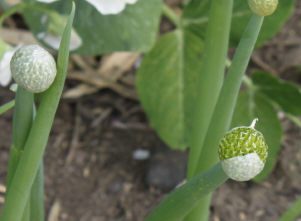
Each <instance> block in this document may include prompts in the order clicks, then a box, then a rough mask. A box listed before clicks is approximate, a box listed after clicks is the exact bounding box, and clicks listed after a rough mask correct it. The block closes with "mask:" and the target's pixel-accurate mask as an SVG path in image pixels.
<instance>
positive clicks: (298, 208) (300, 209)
mask: <svg viewBox="0 0 301 221" xmlns="http://www.w3.org/2000/svg"><path fill="white" fill-rule="evenodd" d="M300 214H301V197H299V198H298V199H297V201H296V202H294V204H293V205H291V207H290V208H289V209H288V210H287V211H285V213H283V215H282V216H281V217H280V219H279V220H278V221H295V220H296V219H297V218H298V217H299V216H300Z"/></svg>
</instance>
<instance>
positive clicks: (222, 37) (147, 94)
mask: <svg viewBox="0 0 301 221" xmlns="http://www.w3.org/2000/svg"><path fill="white" fill-rule="evenodd" d="M237 2H238V1H236V0H211V1H201V3H200V1H197V0H191V1H185V4H184V5H185V6H184V9H183V15H182V16H179V15H178V14H176V13H175V12H174V11H173V10H172V9H171V8H169V7H168V6H167V5H164V4H162V2H161V1H159V0H147V1H146V0H144V1H143V0H140V1H138V2H137V3H136V5H134V3H132V5H131V6H127V7H128V8H127V9H126V12H125V13H121V14H120V15H116V17H114V16H115V15H109V16H106V15H99V13H98V14H97V13H95V10H96V9H94V11H93V13H91V17H92V18H93V22H95V24H94V23H93V22H92V23H91V22H86V23H85V22H84V27H83V26H81V25H82V23H81V21H82V20H81V19H83V20H84V21H85V19H89V18H80V19H77V20H76V22H75V23H74V26H75V28H78V30H86V31H87V32H88V33H87V36H88V35H89V36H88V39H89V41H86V40H85V39H86V38H85V33H84V32H85V31H83V33H80V34H81V36H82V37H83V39H80V40H81V43H82V41H83V44H84V45H83V46H82V47H80V48H79V49H78V52H82V53H86V52H89V53H92V54H93V53H94V54H102V53H106V52H112V51H116V50H133V51H142V52H146V51H148V53H147V54H146V55H145V57H144V59H143V62H142V64H141V67H140V68H139V70H138V74H137V91H138V94H139V98H140V101H141V103H142V106H143V107H144V109H145V111H146V113H147V115H148V116H149V118H150V123H151V124H152V126H153V127H154V128H155V129H156V130H157V132H158V134H159V135H160V137H161V138H162V139H163V140H164V141H165V142H166V143H167V144H169V145H170V146H172V147H175V148H180V149H185V148H186V147H188V148H189V161H188V165H187V177H186V182H185V183H184V184H183V185H182V186H180V187H178V188H176V189H175V190H174V191H173V192H172V193H171V194H169V195H168V196H167V197H166V198H165V199H164V200H163V201H162V202H161V203H160V204H159V205H158V207H157V208H156V209H154V210H153V211H152V212H151V213H150V214H149V215H148V216H147V218H146V220H147V221H178V220H179V221H180V220H181V221H182V220H185V221H206V220H208V219H209V215H210V214H209V206H210V203H211V197H212V191H214V190H215V189H216V188H218V187H219V186H220V185H221V184H222V183H224V182H225V181H226V180H227V179H229V178H231V179H234V180H237V181H247V180H250V179H254V180H255V181H261V180H262V179H264V178H265V177H266V176H267V175H268V174H269V173H270V171H271V169H272V168H273V165H274V163H275V158H276V156H277V151H278V149H279V147H278V146H280V145H278V146H277V143H276V145H274V144H275V143H273V142H270V137H271V136H270V135H269V134H266V131H267V130H265V128H264V127H262V126H261V125H262V124H261V122H264V121H265V119H264V118H263V117H261V116H257V115H255V114H250V115H249V116H247V117H248V119H247V120H245V121H243V122H244V123H239V124H238V125H233V122H235V119H236V118H235V111H236V106H237V105H238V104H237V103H239V102H238V101H240V100H241V99H240V94H239V92H240V88H241V85H242V83H245V85H246V86H247V87H248V90H249V91H248V94H246V95H244V96H248V99H251V100H252V99H253V100H255V101H256V102H258V99H259V100H260V99H262V100H264V101H266V100H267V98H269V99H270V100H269V102H267V103H268V104H265V105H266V106H265V107H266V109H269V110H274V109H273V107H274V106H276V105H274V104H277V105H278V106H277V107H282V108H283V109H284V111H285V112H287V116H290V118H291V119H295V121H297V120H296V117H295V115H297V114H300V115H301V109H300V111H299V112H298V111H295V110H296V109H297V108H295V109H294V111H295V112H294V111H291V110H290V109H285V107H286V106H285V105H283V103H282V102H285V101H284V100H283V99H277V98H275V97H273V96H271V93H270V91H269V90H268V89H267V88H265V84H264V83H263V82H264V81H261V80H262V79H265V82H273V85H274V86H275V87H278V86H279V85H281V87H286V89H287V88H288V87H289V88H290V89H289V90H291V91H293V92H294V93H297V92H296V90H297V89H296V88H293V87H292V86H291V85H288V84H285V83H283V82H281V81H280V80H278V79H274V78H273V77H271V76H268V75H267V74H265V73H255V74H254V76H252V78H249V77H247V76H246V75H245V73H246V70H247V66H248V63H249V60H250V57H251V54H252V52H253V50H254V48H255V47H256V46H257V44H258V42H260V43H262V41H263V40H265V39H262V38H263V37H261V36H260V31H261V28H262V26H263V25H265V23H264V20H265V17H266V16H273V15H272V14H273V13H274V11H275V10H276V9H277V5H278V0H248V1H246V2H247V3H243V4H248V6H249V7H248V8H247V9H245V10H244V11H243V13H242V11H240V13H237V11H235V10H237V8H238V6H237V5H238V3H237ZM288 2H289V3H288V4H287V5H289V6H293V3H294V1H293V0H289V1H288ZM69 3H70V2H69ZM64 4H68V1H65V2H56V1H55V2H54V3H53V5H52V7H47V3H36V2H35V3H33V2H31V1H29V0H24V1H22V2H21V3H20V4H17V5H15V6H13V7H8V6H7V5H6V4H5V5H4V6H5V9H6V11H5V12H4V13H3V14H2V15H1V17H0V26H2V24H3V22H4V20H5V19H6V18H7V17H9V16H11V15H12V14H14V13H16V12H19V11H24V10H31V11H35V12H38V13H34V14H33V15H32V18H36V17H35V16H41V15H40V14H41V13H42V14H46V15H48V16H49V17H50V18H52V20H53V21H54V23H52V24H50V27H51V31H53V32H55V34H56V36H57V35H58V34H59V33H60V32H61V31H62V30H64V31H63V33H62V38H61V39H62V40H61V43H60V47H59V51H58V59H57V63H56V62H55V60H54V59H53V57H52V55H51V54H49V53H48V52H47V51H46V50H45V49H43V48H42V47H40V46H38V45H27V46H24V47H21V48H19V49H18V50H16V52H15V54H14V56H13V57H12V59H11V64H10V68H11V72H12V75H13V78H14V80H15V82H16V83H17V84H18V87H17V91H16V97H15V99H14V100H13V101H11V102H9V103H7V104H4V105H2V106H0V114H2V113H4V112H6V111H7V110H9V109H10V108H13V107H14V115H13V136H12V145H11V149H10V159H9V166H8V175H7V183H6V185H7V192H6V197H5V204H4V208H3V210H2V212H1V214H0V221H43V220H45V212H44V189H43V185H44V184H43V153H44V151H45V147H46V144H47V140H48V137H49V133H50V131H51V127H52V123H53V119H54V117H55V113H56V110H57V107H58V104H59V99H60V97H61V94H62V90H63V87H64V82H65V79H66V73H67V66H68V57H69V45H70V38H71V33H72V25H73V20H74V16H75V4H72V10H71V13H70V15H69V17H68V21H67V23H64V22H63V20H62V18H61V17H58V16H59V14H58V12H57V11H60V10H61V8H62V10H63V9H65V8H68V7H67V6H66V7H61V6H65V5H64ZM80 4H81V6H82V8H79V9H78V16H80V15H82V14H81V13H82V12H84V11H85V10H86V8H85V7H87V10H88V11H89V12H90V11H91V10H92V9H91V5H88V4H86V3H85V2H84V1H81V2H80ZM85 4H86V5H85ZM243 4H239V5H243ZM280 4H281V7H283V3H280ZM124 5H125V4H124ZM289 6H287V8H289ZM55 7H59V8H58V10H57V11H55V10H53V9H54V8H55ZM69 8H70V7H69ZM136 10H137V11H136ZM143 10H145V12H146V14H145V16H149V14H151V13H149V11H151V10H153V14H154V17H152V16H149V17H148V19H149V20H150V21H149V22H148V23H147V24H146V23H145V26H143V25H142V26H139V25H140V20H141V21H143V20H144V19H138V18H139V15H140V16H141V13H140V12H141V11H143ZM160 10H162V13H163V14H164V15H165V16H166V17H167V18H168V19H169V20H170V21H171V22H172V23H173V24H174V26H175V30H173V31H171V32H169V33H167V34H165V35H164V36H162V37H160V38H159V39H158V40H157V42H156V43H155V44H154V45H153V43H154V41H153V39H152V36H153V38H154V37H155V36H156V33H155V32H151V34H150V35H147V36H144V37H145V39H147V41H145V42H142V41H140V40H141V39H140V37H141V36H142V37H143V33H144V32H145V31H142V32H143V33H140V34H141V35H140V36H135V39H134V38H133V35H132V34H133V33H136V32H137V30H138V29H139V28H137V27H138V26H139V27H140V28H141V30H144V28H146V30H148V29H149V30H151V31H153V30H155V29H156V25H157V24H158V23H159V16H160ZM287 11H289V9H287ZM39 13H40V14H39ZM244 13H245V14H246V13H247V14H249V16H248V17H244V19H245V18H247V20H248V22H246V25H241V24H240V23H237V20H235V18H236V17H238V16H244ZM200 14H201V15H202V16H200ZM284 14H285V13H282V14H281V16H280V17H281V19H280V20H281V22H283V20H285V16H284ZM127 15H131V16H129V17H130V20H129V21H130V22H129V21H128V20H127V19H128V18H127V17H126V16H127ZM142 15H143V16H144V14H143V13H142ZM155 15H156V16H155ZM25 17H26V18H27V20H28V21H29V23H30V22H31V21H33V20H35V19H32V18H30V17H28V14H27V15H26V13H25ZM88 17H89V16H88ZM136 17H137V23H135V25H133V26H134V27H131V26H130V24H132V23H133V22H132V21H133V19H135V18H136ZM63 18H65V17H64V16H63ZM94 18H99V20H97V19H94ZM110 19H111V20H110ZM138 20H139V21H138ZM276 20H277V19H276ZM277 21H278V20H277ZM97 22H99V23H97ZM123 22H124V23H123ZM156 22H157V23H156ZM268 22H271V21H268ZM90 23H91V24H93V25H95V27H99V30H103V28H104V27H105V28H107V26H106V24H110V27H111V26H112V27H113V26H114V25H115V26H116V27H115V29H116V30H118V31H119V30H121V31H122V33H121V34H120V33H119V32H118V34H116V36H115V37H114V38H111V37H108V36H107V33H106V32H101V34H99V35H97V39H99V44H98V42H96V41H93V44H94V45H92V46H91V45H89V43H91V41H90V35H91V38H92V37H93V36H94V34H95V33H96V34H97V33H98V32H97V30H96V28H94V26H93V29H94V30H92V31H91V33H89V31H90V30H88V29H86V28H87V27H88V24H90ZM62 24H63V25H62ZM65 24H66V26H64V25H65ZM120 24H122V25H125V26H126V28H124V30H123V26H122V27H120V26H119V25H120ZM148 25H149V26H148ZM234 25H237V26H238V28H240V29H244V31H243V32H242V33H239V31H236V30H235V27H233V26H234ZM29 26H30V27H34V28H33V32H35V34H36V35H37V34H38V33H37V30H35V28H36V27H38V26H39V25H37V24H29ZM63 26H64V27H63ZM136 26H137V27H136ZM242 26H243V27H242ZM275 26H277V25H275ZM147 28H148V29H147ZM277 28H279V25H278V26H277ZM46 29H47V28H46ZM115 29H114V28H112V33H113V32H114V30H115ZM128 30H130V31H128ZM139 30H140V29H139ZM276 30H278V29H276ZM273 31H274V32H275V28H274V29H273ZM233 32H234V33H235V36H236V43H238V44H237V45H235V46H237V47H236V50H235V54H234V57H233V59H232V60H231V61H230V60H229V59H228V58H227V54H228V49H229V47H230V46H233V36H232V34H233ZM110 33H111V32H110ZM237 33H239V37H237V35H238V34H237ZM264 36H269V37H270V36H271V33H268V34H266V35H264ZM133 39H134V41H132V40H133ZM137 39H140V40H137ZM110 41H112V44H111V43H110ZM103 42H108V44H103ZM136 44H137V45H136ZM151 46H153V47H152V48H151ZM149 49H151V50H149ZM94 50H95V51H94ZM76 52H77V51H76ZM269 89H270V88H269ZM39 93H42V95H43V96H39V97H41V100H40V102H39V104H38V105H37V103H36V102H35V99H34V98H35V94H39ZM298 93H299V94H298V96H301V93H300V91H299V92H298ZM245 100H246V99H244V100H243V101H245ZM256 102H253V103H252V105H253V104H254V103H256ZM271 103H272V104H271ZM252 105H250V109H252V110H253V109H254V107H253V106H252ZM292 109H293V108H292ZM271 116H274V115H273V114H272V115H271ZM247 117H245V118H247ZM257 118H258V119H257ZM276 118H277V117H276ZM252 120H253V121H252ZM258 120H259V123H258V124H257V125H256V122H257V121H258ZM248 125H250V126H248ZM275 125H276V126H275V128H276V129H277V128H278V121H276V123H275ZM279 127H280V126H279ZM231 128H232V129H231ZM230 129H231V130H230ZM261 129H262V131H261ZM279 130H281V129H279ZM276 132H277V131H276ZM276 132H275V133H274V134H273V137H276V136H275V134H276V135H278V134H277V133H276ZM279 133H280V135H279V136H281V132H279ZM266 135H267V136H266ZM265 137H266V138H265ZM270 144H271V145H270ZM268 146H269V147H268ZM262 171H263V172H262ZM261 172H262V173H261ZM261 174H264V175H261ZM262 177H263V178H262ZM299 208H300V199H299V200H297V201H296V203H295V204H293V205H292V207H291V208H290V209H289V210H288V211H287V212H286V213H284V214H283V216H282V217H281V218H280V220H281V221H287V220H293V219H295V218H296V217H297V216H298V214H300V212H301V211H300V209H299Z"/></svg>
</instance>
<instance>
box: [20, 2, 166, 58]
mask: <svg viewBox="0 0 301 221" xmlns="http://www.w3.org/2000/svg"><path fill="white" fill-rule="evenodd" d="M23 1H25V2H35V0H23ZM70 2H71V0H64V1H57V2H54V3H52V4H44V7H46V8H47V9H48V10H50V11H51V10H53V11H55V12H58V13H59V14H61V15H62V16H63V17H64V15H66V14H67V13H68V12H69V11H70V5H71V3H70ZM75 3H76V5H77V7H78V10H77V12H76V17H75V20H74V26H73V33H76V34H75V35H76V36H77V38H78V39H79V40H81V41H82V44H81V46H79V48H77V49H75V51H74V52H75V53H81V54H103V53H108V52H112V51H138V52H145V51H148V50H149V49H150V48H151V46H152V45H153V43H154V41H155V39H156V36H157V31H158V25H159V21H160V15H161V9H162V1H161V0H138V2H137V3H136V4H133V5H131V4H128V5H127V6H126V9H125V10H124V11H122V12H121V13H120V14H117V15H102V14H100V13H99V11H97V10H96V9H95V8H94V7H93V6H92V5H91V4H89V3H88V2H86V1H84V0H75ZM25 19H26V22H27V24H28V25H29V27H30V29H31V30H32V31H33V33H34V34H35V37H37V36H41V35H43V33H48V32H47V31H51V30H50V25H51V24H52V27H56V26H55V25H54V23H56V24H59V22H53V21H52V20H53V19H51V18H49V16H47V15H46V14H43V13H41V12H39V11H36V10H26V11H25ZM61 20H63V18H62V19H61ZM59 29H60V28H58V30H59ZM40 38H41V37H40ZM38 39H39V38H38ZM71 40H72V39H71ZM41 43H45V41H44V42H43V41H41ZM46 46H48V47H50V45H49V44H48V45H46Z"/></svg>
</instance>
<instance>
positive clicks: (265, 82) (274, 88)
mask: <svg viewBox="0 0 301 221" xmlns="http://www.w3.org/2000/svg"><path fill="white" fill-rule="evenodd" d="M252 80H253V83H254V84H255V85H256V86H257V88H258V90H259V91H260V92H261V93H263V94H265V95H266V96H267V97H268V98H269V99H271V100H272V101H274V102H275V103H276V104H278V105H279V106H280V108H281V109H282V110H283V111H284V112H287V113H290V114H293V115H297V116H298V115H301V103H300V100H301V90H300V88H299V87H298V86H297V85H294V84H292V83H289V82H286V81H283V80H281V79H279V78H277V77H274V76H272V75H270V74H268V73H265V72H255V73H253V75H252Z"/></svg>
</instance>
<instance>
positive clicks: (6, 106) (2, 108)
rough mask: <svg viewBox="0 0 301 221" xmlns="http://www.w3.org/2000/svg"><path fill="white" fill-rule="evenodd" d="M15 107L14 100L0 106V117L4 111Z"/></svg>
mask: <svg viewBox="0 0 301 221" xmlns="http://www.w3.org/2000/svg"><path fill="white" fill-rule="evenodd" d="M14 106H15V100H12V101H10V102H8V103H6V104H3V105H1V106H0V115H1V114H4V113H5V112H6V111H8V110H10V109H11V108H13V107H14Z"/></svg>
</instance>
